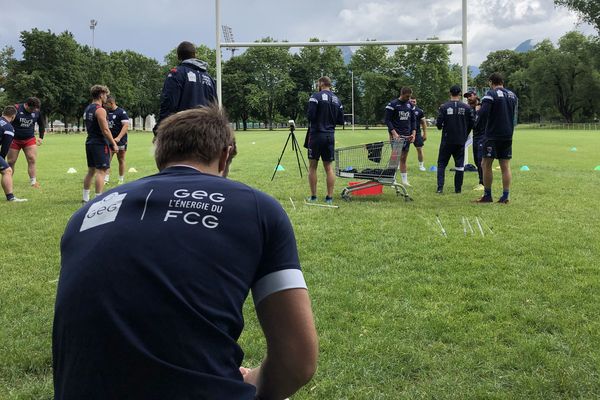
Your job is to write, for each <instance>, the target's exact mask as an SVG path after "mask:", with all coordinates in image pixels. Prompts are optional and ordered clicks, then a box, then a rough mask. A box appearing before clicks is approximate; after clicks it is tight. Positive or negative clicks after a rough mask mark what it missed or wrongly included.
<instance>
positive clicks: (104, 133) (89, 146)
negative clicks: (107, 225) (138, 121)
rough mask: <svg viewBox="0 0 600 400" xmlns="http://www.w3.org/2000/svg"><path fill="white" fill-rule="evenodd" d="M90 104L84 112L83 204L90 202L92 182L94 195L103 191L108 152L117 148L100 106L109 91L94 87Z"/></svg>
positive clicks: (108, 165)
mask: <svg viewBox="0 0 600 400" xmlns="http://www.w3.org/2000/svg"><path fill="white" fill-rule="evenodd" d="M90 94H91V95H92V103H91V104H90V105H88V106H87V107H86V109H85V111H84V118H85V127H86V129H87V134H88V135H87V139H86V141H85V155H86V158H87V166H88V172H87V174H86V175H85V178H83V200H82V201H83V203H87V202H88V201H89V200H90V187H91V185H92V180H94V183H95V185H94V186H95V189H96V195H99V194H100V193H102V191H103V189H104V175H105V174H106V170H107V169H108V168H109V167H110V152H111V150H112V151H117V150H118V146H117V142H115V139H114V138H113V137H112V134H111V133H110V129H108V121H107V119H106V110H105V109H104V108H102V104H103V103H104V102H105V101H106V98H107V96H108V95H109V94H110V91H109V90H108V88H107V87H106V86H102V85H94V86H92V88H91V89H90Z"/></svg>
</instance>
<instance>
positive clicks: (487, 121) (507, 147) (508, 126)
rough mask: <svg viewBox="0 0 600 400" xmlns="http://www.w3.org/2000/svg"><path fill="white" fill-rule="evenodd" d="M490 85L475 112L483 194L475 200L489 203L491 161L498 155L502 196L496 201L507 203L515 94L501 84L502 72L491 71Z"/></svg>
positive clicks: (491, 174) (515, 107)
mask: <svg viewBox="0 0 600 400" xmlns="http://www.w3.org/2000/svg"><path fill="white" fill-rule="evenodd" d="M490 86H491V89H490V90H488V92H487V93H486V94H485V96H483V99H481V108H480V110H479V113H478V118H477V126H476V129H483V130H484V137H485V139H484V143H483V160H482V162H481V166H482V167H483V186H484V187H485V188H484V193H483V196H482V197H481V198H480V199H479V200H477V202H478V203H491V202H492V201H493V199H492V181H493V171H492V163H493V162H494V159H495V158H497V159H498V162H499V163H500V169H501V170H502V188H503V192H502V196H501V197H500V199H498V203H502V204H508V196H509V191H510V183H511V180H512V175H511V172H510V159H511V158H512V137H513V132H514V129H515V124H516V121H515V113H516V110H517V104H518V99H517V96H516V95H515V94H514V93H513V92H511V91H510V90H507V89H505V88H504V79H503V78H502V75H500V74H498V73H493V74H492V75H490Z"/></svg>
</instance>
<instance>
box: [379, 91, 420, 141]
mask: <svg viewBox="0 0 600 400" xmlns="http://www.w3.org/2000/svg"><path fill="white" fill-rule="evenodd" d="M416 123H417V122H416V118H415V113H414V107H413V105H412V104H411V103H410V101H408V100H407V101H402V100H400V99H394V100H392V101H390V102H389V103H388V104H387V105H386V106H385V124H386V125H387V127H388V132H390V133H391V132H392V130H395V131H396V133H397V134H398V135H400V136H410V135H412V131H413V130H416Z"/></svg>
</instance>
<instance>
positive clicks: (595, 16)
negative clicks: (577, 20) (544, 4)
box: [554, 0, 600, 32]
mask: <svg viewBox="0 0 600 400" xmlns="http://www.w3.org/2000/svg"><path fill="white" fill-rule="evenodd" d="M554 4H557V5H560V6H565V7H568V8H570V9H571V10H573V11H576V12H577V13H578V14H579V16H580V17H581V18H582V19H583V20H584V21H585V22H587V23H589V24H591V25H593V26H594V27H595V28H596V30H597V31H598V32H600V2H599V1H598V0H554Z"/></svg>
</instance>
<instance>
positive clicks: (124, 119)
mask: <svg viewBox="0 0 600 400" xmlns="http://www.w3.org/2000/svg"><path fill="white" fill-rule="evenodd" d="M106 118H107V119H108V129H110V133H111V134H112V137H113V138H116V137H117V136H119V133H121V129H123V124H128V123H129V116H128V115H127V111H125V110H123V109H122V108H121V107H117V108H115V109H114V110H113V111H110V110H106ZM117 144H118V145H119V146H122V145H125V144H127V134H125V136H123V137H122V138H121V140H120V141H119V143H117Z"/></svg>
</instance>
